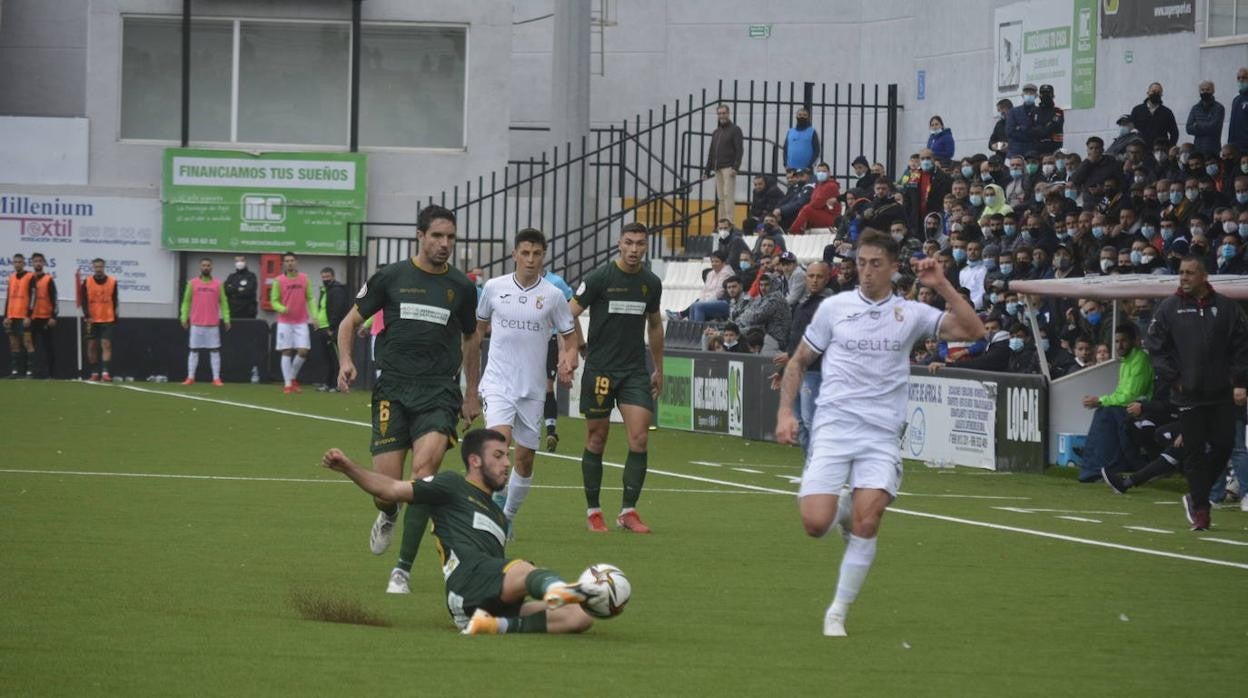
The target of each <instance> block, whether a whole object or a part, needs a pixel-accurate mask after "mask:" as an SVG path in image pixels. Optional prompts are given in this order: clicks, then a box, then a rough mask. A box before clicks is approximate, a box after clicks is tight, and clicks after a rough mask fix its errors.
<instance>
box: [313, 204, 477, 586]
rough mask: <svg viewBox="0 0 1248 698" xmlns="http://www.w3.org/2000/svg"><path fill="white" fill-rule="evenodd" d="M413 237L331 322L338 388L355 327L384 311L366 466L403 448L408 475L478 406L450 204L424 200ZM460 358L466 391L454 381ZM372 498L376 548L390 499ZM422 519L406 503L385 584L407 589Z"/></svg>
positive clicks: (471, 305)
mask: <svg viewBox="0 0 1248 698" xmlns="http://www.w3.org/2000/svg"><path fill="white" fill-rule="evenodd" d="M416 241H417V243H418V244H419V248H418V251H417V253H416V256H415V257H413V258H411V259H410V260H407V261H404V262H398V263H396V264H389V265H386V267H385V268H383V269H381V270H380V271H378V272H377V273H376V274H373V276H372V278H370V279H369V280H368V283H366V284H365V285H364V287H363V288H361V289H360V292H359V294H358V295H357V296H356V303H355V307H354V308H352V309H351V312H349V313H347V317H346V319H345V320H343V322H342V324H341V325H339V326H338V354H339V357H340V363H341V366H340V368H339V371H338V389H339V390H341V391H343V392H346V391H347V390H348V389H349V388H350V386H351V382H352V381H354V380H355V376H356V368H355V363H354V362H353V361H352V359H351V350H352V348H353V346H354V344H355V333H356V329H357V328H358V327H359V326H360V325H362V324H363V323H364V319H365V318H369V317H372V316H373V314H374V313H376V312H378V311H381V313H382V318H383V319H384V320H385V328H386V329H385V330H384V331H383V332H382V333H381V334H380V335H378V338H377V342H378V346H377V353H378V354H379V355H380V357H381V358H380V364H379V367H380V369H381V376H380V377H379V378H378V380H377V383H376V385H375V386H374V388H373V400H372V402H373V439H372V453H373V469H374V470H376V471H377V472H379V473H382V474H384V475H386V476H388V477H391V478H395V479H400V478H402V476H403V460H404V458H405V456H406V453H407V451H408V450H409V449H410V450H411V452H412V477H413V478H417V479H419V478H424V477H428V476H430V475H433V474H434V473H436V472H438V468H439V467H440V466H441V464H442V456H443V455H445V454H446V450H447V449H448V448H450V447H451V446H452V445H454V443H455V435H456V427H457V423H458V420H459V419H460V418H461V417H462V418H463V419H464V420H466V421H467V422H468V423H471V422H472V420H474V419H476V418H477V416H479V415H480V414H481V398H480V395H479V394H478V392H477V383H478V381H479V379H480V376H481V337H480V335H478V334H477V316H476V307H477V289H476V286H475V285H474V284H473V283H472V282H471V281H469V280H468V277H467V276H466V275H465V274H464V273H463V272H461V271H460V270H458V269H456V268H455V267H452V266H451V265H450V264H449V263H448V260H449V259H450V258H451V250H452V248H453V247H454V244H455V214H454V213H452V212H451V211H448V210H447V209H445V208H442V207H441V206H426V207H425V208H424V209H423V210H422V211H421V212H420V215H419V216H418V217H417V220H416ZM461 365H462V367H463V370H464V374H465V376H466V378H467V395H466V396H461V395H460V391H459V370H460V367H461ZM375 503H376V506H377V509H378V510H380V513H378V515H377V519H376V521H375V522H374V523H373V528H372V531H371V532H370V535H369V547H370V549H371V550H372V551H373V554H374V555H380V554H382V553H384V552H385V551H386V548H388V547H389V546H390V537H391V533H392V531H393V529H394V525H395V522H396V521H397V520H398V513H399V504H398V502H396V501H393V500H387V499H385V498H377V499H376V500H375ZM428 522H429V509H428V507H427V506H425V505H424V504H422V503H419V502H418V503H416V504H413V505H412V506H409V507H408V508H407V515H406V517H405V519H404V523H403V544H402V546H401V549H400V551H399V561H398V564H397V565H396V566H395V568H394V570H393V571H392V572H391V573H390V583H389V585H388V587H387V589H386V590H387V591H388V592H390V593H395V594H406V593H407V592H408V591H409V587H408V577H409V574H410V572H411V570H412V563H413V562H414V561H415V560H416V553H417V552H418V551H419V549H420V540H421V537H422V536H423V535H424V531H425V528H426V526H427V525H428Z"/></svg>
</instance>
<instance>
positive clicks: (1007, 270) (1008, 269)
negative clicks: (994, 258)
mask: <svg viewBox="0 0 1248 698" xmlns="http://www.w3.org/2000/svg"><path fill="white" fill-rule="evenodd" d="M1001 273H1002V274H1005V275H1006V276H1009V275H1010V274H1013V273H1014V265H1013V264H1010V263H1006V264H1002V265H1001Z"/></svg>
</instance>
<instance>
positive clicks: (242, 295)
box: [225, 254, 257, 320]
mask: <svg viewBox="0 0 1248 698" xmlns="http://www.w3.org/2000/svg"><path fill="white" fill-rule="evenodd" d="M256 294H257V289H256V274H255V272H253V271H251V270H250V269H248V268H247V258H246V257H244V256H243V255H241V254H240V255H237V256H235V257H234V273H233V274H230V275H229V277H228V278H226V280H225V299H226V301H227V302H229V304H230V318H231V319H234V320H239V319H251V318H255V317H256V310H257V307H256V298H257V296H256Z"/></svg>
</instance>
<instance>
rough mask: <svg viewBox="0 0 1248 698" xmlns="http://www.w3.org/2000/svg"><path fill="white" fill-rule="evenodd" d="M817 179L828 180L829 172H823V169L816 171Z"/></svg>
mask: <svg viewBox="0 0 1248 698" xmlns="http://www.w3.org/2000/svg"><path fill="white" fill-rule="evenodd" d="M815 181H816V182H826V181H828V173H827V172H822V171H821V172H816V173H815Z"/></svg>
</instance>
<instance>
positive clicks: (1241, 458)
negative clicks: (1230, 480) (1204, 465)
mask: <svg viewBox="0 0 1248 698" xmlns="http://www.w3.org/2000/svg"><path fill="white" fill-rule="evenodd" d="M1229 467H1230V468H1233V469H1234V470H1235V479H1237V480H1239V496H1240V497H1243V496H1244V494H1246V493H1245V491H1244V489H1245V487H1248V448H1245V447H1244V422H1243V421H1242V420H1240V421H1237V422H1235V447H1234V448H1232V449H1231V464H1230V466H1229ZM1223 499H1226V474H1225V473H1223V476H1222V477H1219V478H1218V479H1217V480H1216V481H1215V482H1214V483H1213V488H1212V489H1210V490H1209V501H1211V502H1215V503H1216V502H1221V501H1222V500H1223Z"/></svg>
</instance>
